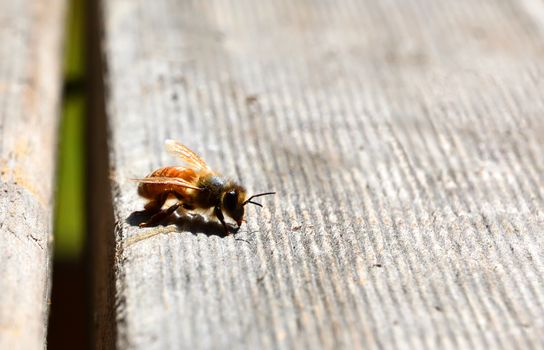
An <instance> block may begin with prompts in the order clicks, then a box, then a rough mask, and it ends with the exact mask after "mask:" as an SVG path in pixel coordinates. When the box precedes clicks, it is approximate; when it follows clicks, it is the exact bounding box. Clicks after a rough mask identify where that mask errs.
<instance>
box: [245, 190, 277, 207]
mask: <svg viewBox="0 0 544 350" xmlns="http://www.w3.org/2000/svg"><path fill="white" fill-rule="evenodd" d="M270 194H276V192H264V193H259V194H254V195H253V196H251V197H249V198H248V199H247V200H246V201H245V202H244V203H243V205H246V204H247V203H251V204H255V205H258V206H259V207H261V208H262V205H261V204H260V203H257V202H253V201H252V199H253V198H256V197H261V196H268V195H270Z"/></svg>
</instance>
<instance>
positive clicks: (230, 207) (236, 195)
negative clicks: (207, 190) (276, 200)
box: [221, 185, 275, 228]
mask: <svg viewBox="0 0 544 350" xmlns="http://www.w3.org/2000/svg"><path fill="white" fill-rule="evenodd" d="M269 194H275V192H265V193H259V194H256V195H253V196H251V197H249V198H248V199H247V200H246V190H245V189H244V188H243V187H242V186H239V185H234V186H232V188H230V189H229V190H228V191H226V192H225V194H224V195H223V200H222V202H221V209H222V210H223V212H225V213H226V214H227V215H228V216H230V217H231V218H232V219H233V220H234V221H236V224H238V228H239V227H240V225H242V221H243V219H244V206H245V205H246V204H248V203H251V204H255V205H257V206H259V207H262V205H261V204H259V203H257V202H253V201H252V199H253V198H255V197H260V196H266V195H269Z"/></svg>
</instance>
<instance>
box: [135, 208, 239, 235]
mask: <svg viewBox="0 0 544 350" xmlns="http://www.w3.org/2000/svg"><path fill="white" fill-rule="evenodd" d="M150 217H151V215H149V214H145V213H142V212H139V211H135V212H133V213H131V214H130V215H129V216H128V218H127V219H126V223H127V224H129V225H131V226H139V225H140V224H141V223H143V222H146V221H147V220H149V219H150ZM168 225H176V226H177V228H178V230H179V231H180V232H191V233H192V234H194V235H197V234H199V233H203V234H205V235H206V236H217V237H227V234H225V229H224V228H223V225H221V224H220V223H219V222H217V221H212V220H206V219H205V218H204V217H203V216H202V215H198V214H178V215H171V216H170V217H168V218H166V219H164V220H163V221H161V222H160V223H158V224H157V225H152V226H150V227H155V226H168ZM230 229H231V233H236V231H235V230H234V229H233V228H232V227H231V228H230Z"/></svg>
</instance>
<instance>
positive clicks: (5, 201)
mask: <svg viewBox="0 0 544 350" xmlns="http://www.w3.org/2000/svg"><path fill="white" fill-rule="evenodd" d="M64 12H65V1H63V0H53V1H45V0H43V1H26V0H25V1H0V43H2V44H1V45H0V171H1V173H0V237H1V238H0V266H2V272H1V275H0V290H1V291H2V293H1V295H0V348H2V349H39V348H45V346H46V330H47V318H48V311H49V302H50V301H49V292H50V287H51V286H50V283H51V248H52V245H51V243H52V239H53V236H52V235H53V232H52V209H53V200H52V195H53V182H54V171H55V166H54V165H55V150H56V146H57V144H56V129H57V120H58V115H59V101H60V95H61V94H60V87H61V81H62V80H61V78H62V74H61V67H62V55H61V53H62V50H61V49H62V47H61V45H62V40H61V39H62V29H63V27H64Z"/></svg>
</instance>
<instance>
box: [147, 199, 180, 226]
mask: <svg viewBox="0 0 544 350" xmlns="http://www.w3.org/2000/svg"><path fill="white" fill-rule="evenodd" d="M181 205H182V202H176V204H174V205H172V206H170V208H168V209H166V210H161V211H159V212H158V213H156V214H155V215H153V216H152V217H151V218H150V219H149V220H147V221H146V222H143V223H141V224H140V227H148V226H153V225H155V224H156V223H158V222H160V221H162V220H164V219H166V218H167V217H169V216H170V215H172V214H173V213H174V212H175V211H176V210H178V208H179V207H180V206H181Z"/></svg>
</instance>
